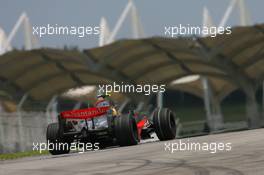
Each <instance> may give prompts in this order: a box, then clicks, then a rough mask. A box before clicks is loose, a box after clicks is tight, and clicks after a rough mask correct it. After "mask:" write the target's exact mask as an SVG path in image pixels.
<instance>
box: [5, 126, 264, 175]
mask: <svg viewBox="0 0 264 175" xmlns="http://www.w3.org/2000/svg"><path fill="white" fill-rule="evenodd" d="M189 140H190V142H224V143H226V142H231V143H232V150H231V151H229V152H219V153H215V154H212V153H209V152H207V151H200V152H194V151H193V152H191V151H177V152H174V153H173V154H171V153H170V152H169V151H165V150H164V147H165V146H164V143H165V142H152V143H145V144H141V145H137V146H130V147H123V148H113V149H106V150H101V151H92V152H87V153H83V154H78V153H75V154H69V155H62V156H45V157H34V158H25V159H20V160H15V161H2V162H0V174H1V175H53V174H55V175H87V174H93V175H103V174H113V175H118V174H126V175H138V174H150V175H154V174H162V175H166V174H179V175H249V174H250V175H263V174H264V129H257V130H250V131H241V132H233V133H223V134H217V135H209V136H201V137H194V138H190V139H189ZM177 141H179V140H173V141H172V142H177ZM182 141H187V139H183V140H182Z"/></svg>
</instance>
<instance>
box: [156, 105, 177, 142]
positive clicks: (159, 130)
mask: <svg viewBox="0 0 264 175" xmlns="http://www.w3.org/2000/svg"><path fill="white" fill-rule="evenodd" d="M153 125H154V129H155V132H156V134H157V136H158V138H159V140H171V139H175V137H176V120H175V116H174V114H173V112H172V111H171V110H169V109H168V108H157V109H156V110H155V112H154V114H153Z"/></svg>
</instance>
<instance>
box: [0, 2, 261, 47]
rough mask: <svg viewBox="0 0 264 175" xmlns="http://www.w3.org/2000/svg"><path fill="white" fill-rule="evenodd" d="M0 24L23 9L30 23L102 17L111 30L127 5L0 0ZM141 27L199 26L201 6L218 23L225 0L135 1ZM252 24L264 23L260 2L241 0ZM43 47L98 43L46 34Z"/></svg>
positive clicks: (87, 21) (153, 31) (158, 30)
mask: <svg viewBox="0 0 264 175" xmlns="http://www.w3.org/2000/svg"><path fill="white" fill-rule="evenodd" d="M0 2H1V6H0V27H1V28H3V29H4V30H5V32H6V33H7V34H8V33H9V32H10V31H11V29H12V28H13V26H14V24H15V22H16V21H17V19H18V17H19V16H20V14H21V13H22V12H23V11H25V12H26V13H27V14H28V16H29V18H30V22H31V23H32V25H34V26H41V25H47V24H58V25H69V26H71V25H76V26H78V25H79V26H96V25H99V21H100V18H101V17H102V16H104V17H105V18H106V19H107V21H108V24H109V26H110V28H111V29H113V27H114V25H115V23H116V21H117V19H118V18H119V16H120V14H121V13H122V11H123V9H124V7H125V6H126V4H127V2H128V1H127V0H107V1H106V0H74V1H72V0H44V1H43V0H42V1H40V0H23V1H22V0H0ZM134 2H135V5H136V6H137V9H138V12H139V15H140V18H141V21H142V23H143V27H144V30H145V33H146V37H147V36H158V35H162V34H163V32H164V26H168V25H177V24H190V25H194V26H197V25H198V26H199V25H201V23H202V11H203V8H204V6H207V8H208V9H209V11H210V13H211V15H212V17H213V20H214V22H215V23H216V24H218V23H219V21H220V19H221V18H222V16H223V14H224V11H225V10H226V8H227V6H228V4H229V2H230V1H229V0H221V1H219V0H135V1H134ZM245 3H246V5H247V8H248V10H249V12H250V16H251V19H252V23H253V24H255V23H264V19H263V17H264V16H263V7H264V1H261V0H245ZM228 25H231V26H234V25H239V16H238V10H237V9H235V10H234V12H233V13H232V16H231V18H230V19H229V21H228ZM129 37H131V28H130V23H129V21H126V22H125V24H124V26H123V27H122V30H121V32H120V33H119V34H118V38H129ZM40 43H41V45H42V46H45V47H63V46H64V45H65V44H67V45H71V46H75V45H76V46H78V47H80V48H91V47H96V46H98V37H97V36H92V37H85V38H78V37H69V36H49V37H44V38H41V39H40ZM12 45H13V46H15V47H18V48H20V47H21V46H22V45H23V33H22V30H20V31H19V33H18V35H17V36H16V37H15V39H14V40H13V41H12Z"/></svg>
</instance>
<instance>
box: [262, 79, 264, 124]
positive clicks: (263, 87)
mask: <svg viewBox="0 0 264 175" xmlns="http://www.w3.org/2000/svg"><path fill="white" fill-rule="evenodd" d="M262 125H263V126H264V81H263V82H262Z"/></svg>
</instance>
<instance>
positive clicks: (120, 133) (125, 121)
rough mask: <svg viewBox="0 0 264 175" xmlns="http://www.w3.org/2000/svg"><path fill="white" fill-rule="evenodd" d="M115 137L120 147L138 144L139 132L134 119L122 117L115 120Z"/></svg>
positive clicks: (126, 116)
mask: <svg viewBox="0 0 264 175" xmlns="http://www.w3.org/2000/svg"><path fill="white" fill-rule="evenodd" d="M115 136H116V139H117V143H118V145H120V146H130V145H137V144H138V141H139V139H138V130H137V124H136V120H135V118H134V117H132V116H129V115H122V116H119V117H116V118H115Z"/></svg>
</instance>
